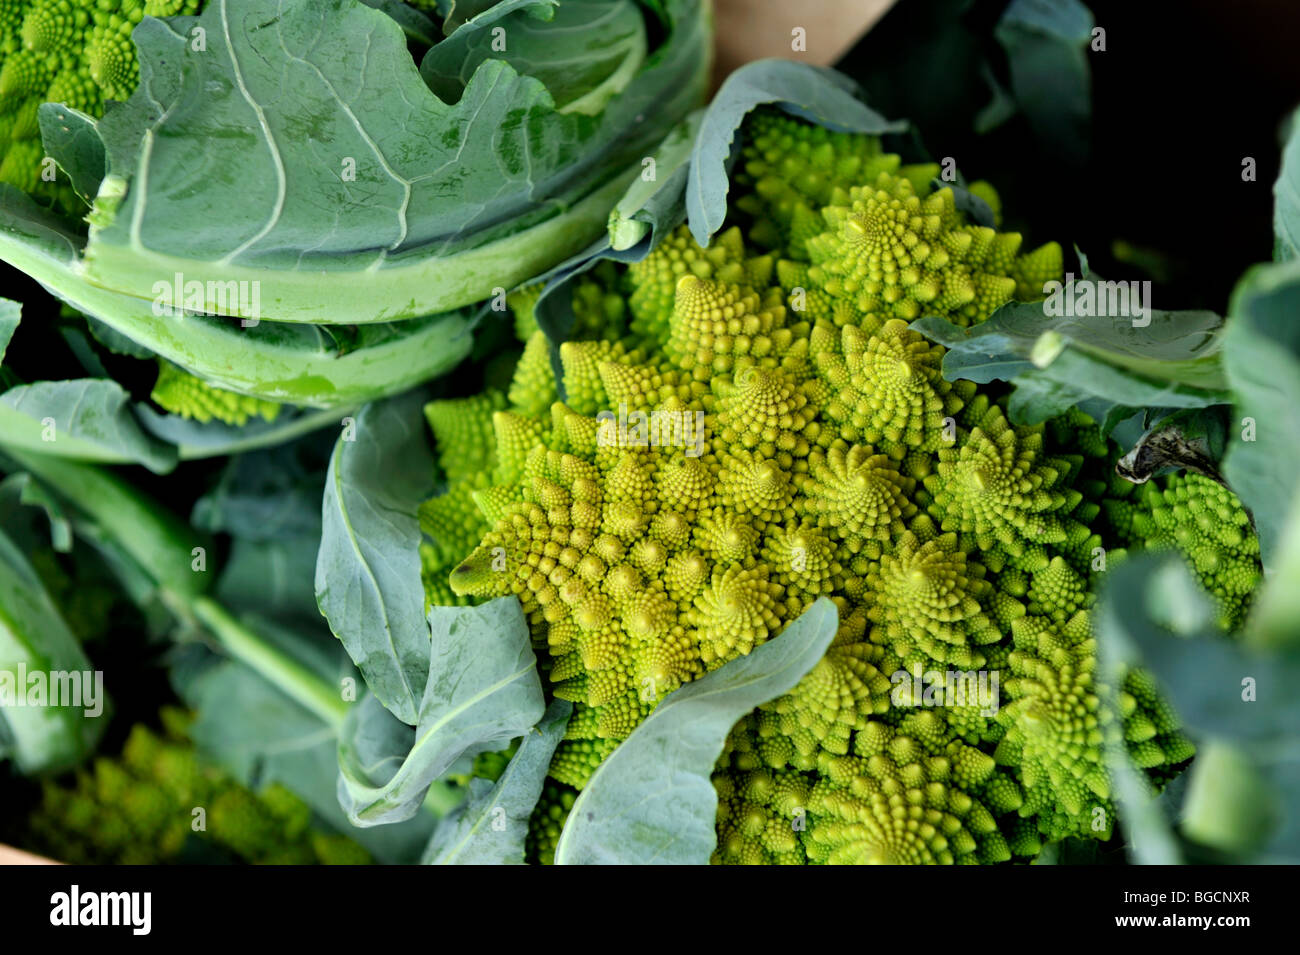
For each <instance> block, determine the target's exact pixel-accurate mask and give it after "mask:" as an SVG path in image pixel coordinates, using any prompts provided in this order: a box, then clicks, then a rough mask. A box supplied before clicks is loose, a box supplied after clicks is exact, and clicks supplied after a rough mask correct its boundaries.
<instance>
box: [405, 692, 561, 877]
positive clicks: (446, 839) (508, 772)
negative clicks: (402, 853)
mask: <svg viewBox="0 0 1300 955" xmlns="http://www.w3.org/2000/svg"><path fill="white" fill-rule="evenodd" d="M572 712H573V704H571V703H569V702H568V701H567V700H553V701H552V702H551V705H550V706H549V707H547V709H546V713H545V715H543V716H542V719H541V722H539V723H538V724H537V725H536V726H534V727H533V728H532V729H530V730H529V731H528V732H527V733H525V734H524V739H523V742H522V743H520V744H519V750H518V752H516V753H515V755H514V756H513V757H512V758H511V760H510V763H509V765H507V766H506V768H505V772H503V773H502V774H501V777H500V778H499V779H498V780H497V781H496V782H495V783H492V782H490V781H488V780H486V779H477V778H476V779H471V780H470V783H469V795H468V796H467V797H466V798H465V801H464V802H463V803H461V804H460V805H459V806H457V807H456V808H455V809H453V810H452V811H451V812H449V813H448V814H447V815H446V816H445V817H444V818H443V820H442V822H440V823H439V824H438V829H437V831H435V832H434V834H433V839H432V840H430V842H429V846H428V848H427V849H426V850H425V853H424V860H423V861H424V863H425V864H426V865H522V864H523V861H524V837H525V836H526V835H527V833H528V822H529V819H530V817H531V816H532V812H533V808H534V807H535V806H536V805H537V800H538V798H539V797H540V796H541V794H542V786H543V785H544V784H545V782H546V770H547V767H548V766H549V765H550V763H551V756H552V754H553V753H554V752H555V747H556V746H557V745H558V744H559V742H560V738H561V737H562V736H563V735H564V729H565V727H566V726H567V725H568V723H569V714H570V713H572Z"/></svg>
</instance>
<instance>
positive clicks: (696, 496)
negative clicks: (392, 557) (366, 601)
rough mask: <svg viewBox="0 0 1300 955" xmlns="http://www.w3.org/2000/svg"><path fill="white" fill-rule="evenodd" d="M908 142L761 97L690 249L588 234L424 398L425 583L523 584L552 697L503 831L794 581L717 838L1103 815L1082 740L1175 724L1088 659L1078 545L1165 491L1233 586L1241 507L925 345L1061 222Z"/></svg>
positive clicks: (775, 850) (725, 849)
mask: <svg viewBox="0 0 1300 955" xmlns="http://www.w3.org/2000/svg"><path fill="white" fill-rule="evenodd" d="M935 173H936V170H935V169H934V168H933V167H907V166H904V165H903V164H902V163H901V162H900V160H899V159H898V157H896V156H891V155H889V154H886V153H884V152H883V151H882V150H881V148H880V144H879V142H878V141H876V140H875V139H873V138H871V137H864V136H854V135H847V134H838V133H831V132H828V131H826V130H823V129H820V128H817V127H814V126H810V125H807V124H804V123H802V122H799V121H797V120H794V119H792V118H789V117H785V116H781V115H779V114H776V113H774V112H763V111H760V112H759V113H756V114H755V115H754V116H753V117H752V118H751V119H750V121H749V122H748V124H747V126H746V128H745V145H744V147H743V149H742V153H741V159H740V162H739V164H738V166H737V173H736V176H735V183H736V186H737V191H738V192H739V193H740V194H739V195H738V196H736V197H735V198H734V201H733V203H732V210H731V211H732V216H733V220H734V221H733V222H732V223H730V224H729V225H728V227H727V228H726V229H724V230H723V231H722V232H721V233H719V235H718V236H717V237H716V238H715V240H714V241H713V242H712V243H711V244H710V245H709V247H708V248H701V247H699V246H698V245H697V244H695V242H694V240H693V239H692V238H691V236H690V233H689V231H687V230H686V228H685V227H682V228H680V229H678V230H676V231H674V232H672V233H671V234H669V235H667V236H665V237H663V239H662V240H661V241H660V243H659V244H658V246H657V247H656V248H655V249H654V250H653V251H652V252H651V253H650V254H649V255H648V256H647V257H646V258H645V259H644V260H643V261H641V262H639V263H636V264H634V265H631V266H628V267H625V268H618V267H614V266H612V265H611V264H610V263H605V264H604V265H602V267H601V269H599V270H596V272H594V273H588V276H586V277H584V280H583V282H582V283H581V284H580V285H579V286H577V287H575V288H573V289H572V291H571V293H570V294H572V296H573V305H574V311H575V314H579V315H580V321H579V323H578V326H577V327H576V331H575V334H574V335H573V336H572V338H571V339H570V340H567V341H565V342H564V343H562V344H560V345H559V346H558V348H557V349H554V351H555V357H556V358H557V359H558V361H557V362H551V361H550V360H549V359H550V358H551V356H552V349H553V348H554V346H552V345H551V344H550V343H549V342H545V341H544V340H543V339H542V338H539V337H538V336H539V335H540V334H541V333H540V332H538V331H537V330H536V329H535V327H534V325H533V324H532V323H530V322H529V321H528V320H527V317H526V315H521V316H519V318H520V321H519V325H520V326H521V331H522V332H524V333H526V334H523V335H521V338H524V339H526V340H527V347H526V348H525V350H524V352H523V354H522V356H521V358H520V360H519V364H518V368H517V372H516V377H515V380H514V382H513V383H512V385H511V387H510V388H509V389H508V392H507V394H506V395H505V396H504V397H503V396H501V395H499V394H496V395H493V396H491V397H481V398H477V399H463V400H460V401H459V402H457V403H449V402H437V403H435V404H434V405H431V406H430V413H429V419H430V422H431V424H432V426H433V430H434V433H435V439H436V441H437V444H438V453H439V456H440V459H441V460H443V462H444V464H443V470H444V471H445V472H446V475H447V477H448V479H449V480H448V487H447V490H446V492H445V493H444V494H442V495H440V496H439V497H436V498H434V499H433V500H432V501H431V502H430V503H429V504H428V505H426V507H425V509H424V510H423V511H422V517H423V518H424V526H425V530H426V531H427V532H428V534H429V536H430V538H431V540H430V542H428V543H427V545H426V554H427V563H428V566H429V567H430V568H431V569H432V570H436V571H440V572H441V573H442V574H443V577H442V581H440V582H438V583H436V584H433V583H431V585H430V591H429V595H430V599H431V600H435V599H436V600H438V601H439V602H450V601H451V600H457V601H478V600H484V599H488V598H492V597H499V596H510V595H513V596H516V597H517V598H518V599H519V600H520V602H521V604H522V606H523V609H524V612H525V615H526V618H527V620H528V625H529V628H530V630H531V633H532V637H533V643H534V646H535V647H536V648H538V651H539V656H540V658H541V666H542V670H543V672H544V673H545V674H546V677H547V679H548V681H549V684H550V690H551V692H552V693H553V694H554V695H555V696H557V697H560V698H563V699H567V700H571V701H573V703H574V712H573V716H572V717H571V719H570V722H569V725H568V727H567V730H566V733H565V738H564V740H563V741H562V742H561V743H560V744H559V746H558V747H557V750H556V753H555V755H554V758H553V760H552V763H551V767H550V781H549V782H548V783H547V788H546V791H545V793H544V794H543V798H542V801H541V803H540V804H539V806H538V808H537V810H536V811H535V812H534V814H533V822H532V825H531V827H530V832H529V837H528V838H529V857H530V859H532V860H535V861H548V859H549V857H550V855H551V854H552V853H553V851H554V846H555V842H556V840H557V839H558V835H559V829H560V827H561V826H562V824H563V820H564V818H565V815H566V814H567V812H568V810H569V808H571V806H572V805H573V797H574V793H575V792H576V791H578V790H581V789H582V788H583V787H584V786H585V785H586V784H587V781H588V780H589V779H590V778H591V775H592V773H593V772H594V771H595V770H596V768H597V767H598V766H599V765H600V764H601V762H602V761H603V760H604V759H605V758H607V757H608V755H609V754H610V753H611V752H613V750H614V749H615V748H616V747H617V746H618V745H619V742H620V741H621V740H623V739H625V738H626V737H627V736H628V735H629V734H630V733H631V732H632V731H633V730H635V729H636V727H637V726H638V725H639V724H640V723H641V722H642V721H643V720H644V719H645V718H646V716H647V715H648V714H649V713H651V712H652V711H653V710H654V709H655V707H656V706H657V705H658V704H659V703H660V702H661V701H662V700H663V699H664V698H665V696H666V695H667V694H669V693H672V692H673V691H674V690H676V689H677V688H679V687H680V686H682V685H683V684H685V683H688V682H690V681H692V680H695V679H698V678H699V677H701V676H702V675H704V674H706V673H708V672H709V671H711V670H713V669H716V668H717V667H720V666H722V665H724V664H726V663H727V662H728V661H730V660H733V659H736V658H737V657H740V656H744V655H746V654H748V653H750V652H752V651H753V650H754V648H756V647H758V646H761V645H762V644H763V643H765V642H766V641H768V640H771V639H773V638H774V637H776V636H777V635H778V634H779V633H781V631H782V630H783V629H784V628H785V626H786V625H787V624H788V623H790V622H791V621H792V620H794V619H795V618H796V617H797V616H798V615H799V614H800V613H802V612H803V611H804V610H805V609H807V608H808V607H809V606H810V605H811V604H812V602H813V601H814V600H816V599H817V598H819V597H822V596H825V597H829V598H831V599H832V600H833V601H834V602H835V604H836V606H837V607H838V609H839V616H840V626H839V631H838V633H837V634H836V636H835V638H834V641H833V642H832V644H831V646H830V648H829V650H828V651H827V653H826V655H825V656H824V658H823V659H822V660H821V661H820V662H819V663H818V664H817V665H816V666H814V667H813V669H812V670H811V671H810V672H809V673H808V674H807V675H806V676H805V677H804V678H803V680H802V681H801V682H800V683H799V684H798V685H797V686H795V687H794V688H793V689H792V690H791V691H790V692H788V693H786V694H785V695H783V696H781V697H779V698H777V699H775V700H773V701H771V702H770V703H767V704H764V705H763V706H761V707H759V708H758V709H757V710H755V711H754V712H753V713H751V714H749V715H748V716H747V717H746V718H745V719H744V720H742V721H741V723H740V724H738V725H737V726H736V727H735V729H734V730H733V731H732V733H731V735H730V737H729V739H728V741H727V745H726V748H725V750H724V753H723V755H722V758H721V759H720V760H719V763H718V765H717V768H716V772H715V775H714V785H715V788H716V791H717V794H718V819H717V832H718V843H717V851H716V852H715V854H714V861H716V862H721V863H795V864H803V863H843V862H853V863H861V862H875V863H879V862H926V863H960V862H978V863H997V862H1006V861H1009V860H1012V859H1024V858H1027V857H1032V856H1034V855H1036V854H1037V853H1038V852H1040V851H1041V850H1042V847H1043V846H1044V845H1045V844H1047V843H1050V842H1052V841H1057V840H1060V839H1064V838H1069V837H1083V838H1094V839H1105V838H1108V837H1109V836H1110V834H1111V833H1112V830H1113V812H1114V807H1113V804H1112V802H1111V792H1110V781H1109V776H1108V774H1107V769H1106V762H1105V760H1104V758H1103V752H1104V749H1105V747H1106V746H1107V745H1109V744H1111V743H1112V742H1115V743H1117V744H1118V745H1124V746H1126V747H1127V748H1128V751H1129V753H1130V755H1131V758H1132V759H1133V761H1134V763H1135V765H1137V766H1138V767H1140V768H1141V769H1142V770H1144V771H1145V772H1146V778H1148V780H1149V782H1150V784H1151V785H1152V786H1158V785H1160V784H1161V782H1163V781H1164V780H1165V779H1167V778H1168V777H1169V776H1170V775H1171V774H1172V772H1174V771H1175V770H1176V769H1177V767H1178V766H1179V765H1181V764H1183V763H1185V762H1186V760H1187V759H1188V758H1189V757H1190V756H1191V754H1192V749H1191V745H1190V744H1189V743H1188V742H1187V740H1186V739H1185V738H1184V737H1183V736H1182V735H1181V734H1180V732H1179V727H1178V721H1177V719H1176V717H1175V715H1174V714H1173V712H1172V711H1171V710H1170V709H1169V707H1168V706H1167V705H1166V704H1165V703H1164V702H1163V701H1162V700H1161V699H1160V697H1159V695H1158V694H1157V693H1156V691H1155V688H1154V686H1153V685H1152V684H1151V681H1150V679H1149V677H1147V676H1146V675H1145V674H1143V673H1141V672H1140V671H1131V672H1129V673H1127V674H1126V675H1125V677H1124V679H1123V681H1122V684H1121V685H1120V686H1119V687H1110V686H1108V685H1106V684H1105V682H1104V681H1102V679H1101V676H1100V674H1099V673H1098V670H1097V663H1096V645H1095V642H1094V641H1093V639H1092V636H1091V633H1090V630H1089V616H1088V614H1089V608H1090V606H1091V603H1092V599H1093V596H1092V595H1093V593H1094V591H1095V589H1096V585H1097V583H1098V581H1099V580H1100V579H1101V577H1102V576H1104V573H1105V572H1106V569H1107V558H1108V557H1109V558H1111V560H1112V561H1115V560H1119V559H1121V558H1122V556H1123V553H1124V550H1123V548H1124V546H1125V545H1129V546H1132V545H1133V537H1134V535H1135V533H1139V532H1144V531H1145V530H1146V529H1147V528H1148V527H1150V528H1154V527H1157V526H1158V525H1159V522H1160V521H1165V520H1166V519H1167V516H1168V515H1173V514H1174V513H1175V509H1176V508H1181V510H1178V511H1177V514H1178V517H1177V518H1176V521H1175V523H1179V524H1187V525H1189V527H1190V528H1191V530H1187V529H1184V530H1183V532H1182V534H1181V536H1180V537H1177V538H1176V540H1177V541H1178V542H1181V543H1182V544H1183V546H1184V547H1186V546H1187V545H1188V544H1197V543H1199V550H1197V551H1196V553H1197V555H1198V557H1199V563H1200V566H1202V567H1205V568H1209V567H1211V566H1213V567H1224V568H1228V569H1227V570H1226V572H1225V573H1224V575H1223V576H1224V579H1225V580H1226V581H1228V582H1229V583H1225V584H1224V586H1223V588H1222V589H1223V591H1224V592H1225V593H1228V592H1229V591H1231V592H1232V593H1238V592H1239V593H1246V592H1248V591H1249V589H1250V585H1251V581H1250V580H1249V578H1248V575H1246V574H1245V573H1244V571H1243V572H1240V573H1239V572H1237V571H1235V570H1233V569H1231V566H1230V564H1229V561H1228V560H1227V559H1226V558H1225V557H1224V556H1223V553H1224V552H1225V549H1226V548H1230V547H1237V548H1238V549H1241V548H1246V547H1248V546H1249V544H1248V541H1247V537H1246V535H1245V533H1244V525H1242V524H1241V523H1240V522H1239V521H1237V520H1236V518H1234V517H1231V515H1229V514H1228V512H1227V511H1226V510H1224V508H1225V507H1226V504H1225V499H1223V498H1222V497H1221V496H1215V495H1212V494H1208V493H1206V492H1207V490H1208V489H1203V488H1200V487H1197V488H1196V491H1197V493H1198V495H1199V496H1196V497H1195V502H1194V503H1193V501H1192V495H1190V493H1189V492H1187V491H1186V490H1185V491H1184V492H1182V497H1178V494H1177V493H1175V495H1174V497H1173V498H1170V499H1169V500H1168V502H1167V503H1165V504H1163V505H1162V506H1163V507H1165V509H1166V511H1167V512H1168V515H1166V513H1165V511H1157V510H1156V509H1155V508H1153V507H1146V508H1144V507H1143V506H1142V505H1143V504H1144V502H1146V500H1147V498H1146V497H1141V496H1135V495H1134V494H1133V493H1132V490H1131V488H1129V487H1125V486H1123V485H1122V484H1120V483H1117V480H1116V478H1115V476H1114V473H1113V461H1114V457H1115V454H1114V451H1115V450H1116V449H1115V448H1114V446H1113V445H1112V444H1111V443H1110V442H1109V441H1108V440H1107V439H1106V438H1105V437H1104V436H1103V435H1102V433H1101V431H1100V429H1099V428H1098V426H1097V424H1096V422H1094V421H1092V419H1090V418H1088V417H1087V416H1086V415H1084V414H1083V413H1082V412H1079V411H1077V410H1072V411H1071V412H1069V413H1067V414H1066V415H1063V416H1062V417H1061V418H1059V419H1056V420H1054V421H1052V422H1050V423H1049V424H1047V425H1046V426H1043V425H1040V426H1032V427H1031V426H1022V425H1017V424H1014V423H1012V422H1011V421H1010V420H1008V415H1007V411H1006V401H1005V395H1004V394H1001V393H999V392H997V391H994V390H991V389H987V388H980V387H977V386H976V385H975V384H974V383H972V382H968V381H948V380H947V379H945V378H944V376H943V373H942V362H943V357H944V349H943V348H942V347H941V346H939V345H936V344H932V343H930V342H929V341H927V340H926V339H924V338H923V337H922V336H921V335H920V334H919V333H917V332H916V331H915V330H913V329H912V328H910V327H909V325H908V323H909V321H911V320H912V319H915V318H917V317H920V316H923V315H941V316H944V317H946V318H948V319H949V320H951V321H954V322H957V323H958V324H964V325H969V324H973V323H976V322H979V321H983V320H984V319H986V318H988V316H989V315H990V314H991V313H992V312H993V311H994V310H995V309H996V308H997V307H998V306H1000V305H1001V304H1003V303H1004V302H1007V301H1010V300H1012V299H1016V298H1021V299H1034V298H1037V297H1039V296H1040V295H1041V291H1040V290H1041V283H1042V282H1043V281H1046V280H1047V279H1050V278H1052V277H1055V276H1056V275H1057V274H1058V273H1059V271H1060V269H1061V255H1060V248H1059V246H1056V245H1055V244H1049V245H1048V246H1044V247H1042V248H1040V249H1038V250H1035V251H1033V252H1029V253H1021V251H1020V246H1021V237H1020V236H1019V235H1016V234H1004V233H999V232H997V231H995V230H994V229H990V228H986V227H983V226H977V225H974V224H972V223H970V222H968V221H967V220H966V218H965V216H964V214H963V213H962V212H960V211H959V210H958V209H957V207H956V204H955V203H954V197H953V194H952V192H951V191H950V190H948V189H946V188H938V189H932V188H931V180H932V179H933V178H934V176H935ZM979 194H980V195H981V196H982V197H984V198H986V200H988V201H989V202H990V205H991V206H992V207H993V208H994V209H995V210H996V209H997V208H998V204H997V202H996V193H994V192H992V191H991V187H989V186H987V185H986V184H982V185H980V187H979ZM512 302H513V303H515V304H516V305H517V307H518V308H519V309H521V310H525V309H531V308H532V305H533V300H532V299H531V298H530V296H529V295H526V294H520V295H517V296H515V297H514V298H513V299H512ZM582 316H585V317H582ZM543 359H546V360H543ZM555 368H558V372H559V375H558V378H557V377H555V375H554V373H553V372H552V369H555ZM471 460H472V461H473V462H474V466H473V467H471V468H463V469H461V471H460V472H459V473H456V471H457V462H458V461H459V462H465V461H471ZM1216 487H1217V486H1216ZM471 504H472V505H473V507H471ZM474 508H476V509H477V513H475V512H474ZM1187 514H1196V515H1201V516H1203V517H1205V518H1207V519H1208V518H1209V517H1210V516H1211V515H1223V516H1222V517H1221V519H1220V521H1219V524H1220V525H1224V526H1222V527H1221V526H1219V525H1216V526H1215V527H1214V528H1210V527H1208V526H1207V527H1202V523H1203V522H1202V521H1201V519H1200V518H1199V517H1198V518H1195V519H1192V520H1191V521H1190V522H1189V521H1188V520H1187V518H1186V516H1185V515H1187ZM1234 527H1236V528H1237V529H1238V531H1237V532H1234V530H1233V528H1234ZM1150 533H1151V534H1153V535H1154V534H1155V531H1154V530H1153V531H1150ZM1169 533H1170V534H1171V535H1173V534H1174V529H1173V526H1172V525H1171V529H1170V531H1169ZM1207 540H1212V542H1213V544H1212V546H1211V545H1209V544H1207V543H1205V541H1207ZM1206 554H1210V556H1209V557H1207V556H1205V555H1206ZM453 555H454V556H453ZM1196 559H1197V558H1193V560H1194V561H1195V560H1196ZM1216 561H1217V563H1216ZM1110 700H1118V701H1119V702H1118V704H1115V705H1112V704H1111V703H1109V702H1108V701H1110Z"/></svg>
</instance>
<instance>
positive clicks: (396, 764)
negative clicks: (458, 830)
mask: <svg viewBox="0 0 1300 955" xmlns="http://www.w3.org/2000/svg"><path fill="white" fill-rule="evenodd" d="M429 626H430V628H431V630H432V641H431V643H430V652H429V662H428V683H427V685H426V686H425V688H424V696H423V698H422V699H421V701H420V710H419V722H418V724H417V725H416V726H415V728H414V729H412V728H411V727H410V726H406V725H405V724H403V723H401V722H399V721H398V720H397V719H395V718H394V717H393V716H392V714H390V713H388V712H386V711H385V710H383V709H382V708H381V707H380V706H379V704H378V703H377V702H376V701H375V698H374V697H372V696H367V697H366V698H365V699H364V700H362V702H361V703H360V704H359V705H357V706H356V707H354V708H353V709H352V710H351V711H350V712H349V713H348V716H347V718H346V719H345V721H344V725H343V731H342V734H341V736H340V740H339V771H340V773H339V787H338V788H339V802H340V803H341V804H342V806H343V808H344V809H345V810H346V811H347V813H348V818H349V819H351V820H352V822H353V824H354V825H358V826H376V825H383V824H385V823H390V822H399V821H401V820H403V819H409V818H410V817H411V816H412V815H414V813H415V812H416V810H417V809H418V808H419V806H420V803H421V801H422V800H423V799H424V797H425V793H426V791H427V790H428V788H429V785H430V784H431V783H432V782H433V781H434V780H436V779H438V778H440V777H441V776H443V775H444V774H445V773H446V772H448V770H450V769H451V767H452V765H453V764H454V763H455V762H456V761H457V760H459V759H461V758H463V757H466V756H474V755H476V754H478V753H481V752H485V751H488V750H493V749H501V748H504V746H505V745H506V744H507V743H508V742H509V741H510V740H512V739H515V738H517V737H519V736H523V735H524V733H525V732H526V731H527V730H528V729H529V728H530V727H532V726H533V725H534V724H535V723H536V722H537V721H538V720H539V719H541V717H542V713H543V711H544V710H545V709H546V701H545V699H544V697H543V695H542V682H541V677H540V676H539V675H538V672H537V656H536V655H535V654H534V653H533V648H532V643H531V641H530V639H529V636H528V625H527V623H526V622H525V620H524V614H523V610H522V609H521V608H520V606H519V601H518V600H517V599H516V598H514V597H502V598H498V599H497V600H492V601H489V602H488V603H485V604H482V605H480V606H478V607H431V608H430V609H429Z"/></svg>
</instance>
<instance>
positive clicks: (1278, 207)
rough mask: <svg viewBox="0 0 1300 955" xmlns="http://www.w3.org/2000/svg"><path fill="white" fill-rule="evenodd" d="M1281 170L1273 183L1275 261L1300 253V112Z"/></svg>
mask: <svg viewBox="0 0 1300 955" xmlns="http://www.w3.org/2000/svg"><path fill="white" fill-rule="evenodd" d="M1288 126H1289V129H1288V131H1287V137H1286V142H1285V143H1284V144H1283V146H1282V168H1281V170H1279V172H1278V175H1277V181H1276V182H1275V183H1273V240H1274V244H1273V258H1275V259H1277V260H1278V261H1279V262H1282V261H1286V260H1287V259H1294V258H1296V255H1297V253H1298V252H1300V111H1297V112H1294V113H1292V114H1291V116H1290V119H1289V120H1288Z"/></svg>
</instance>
